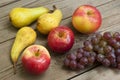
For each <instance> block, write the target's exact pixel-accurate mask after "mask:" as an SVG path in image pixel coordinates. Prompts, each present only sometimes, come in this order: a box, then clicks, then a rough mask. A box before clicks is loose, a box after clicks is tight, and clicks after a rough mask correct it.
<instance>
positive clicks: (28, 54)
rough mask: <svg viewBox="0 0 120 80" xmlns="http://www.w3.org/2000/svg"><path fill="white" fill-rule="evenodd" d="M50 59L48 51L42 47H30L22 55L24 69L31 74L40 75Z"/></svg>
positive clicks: (46, 67)
mask: <svg viewBox="0 0 120 80" xmlns="http://www.w3.org/2000/svg"><path fill="white" fill-rule="evenodd" d="M50 61H51V57H50V54H49V52H48V50H47V49H46V48H45V47H44V46H42V45H31V46H29V47H28V48H26V49H25V50H24V52H23V54H22V64H23V67H24V69H25V70H26V71H27V72H29V73H31V74H36V75H38V74H41V73H43V72H45V71H46V70H47V69H48V67H49V65H50Z"/></svg>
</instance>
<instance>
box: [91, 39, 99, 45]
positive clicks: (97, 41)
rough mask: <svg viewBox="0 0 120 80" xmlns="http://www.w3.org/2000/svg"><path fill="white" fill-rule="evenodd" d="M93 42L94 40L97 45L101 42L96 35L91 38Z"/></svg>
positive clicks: (93, 42)
mask: <svg viewBox="0 0 120 80" xmlns="http://www.w3.org/2000/svg"><path fill="white" fill-rule="evenodd" d="M91 42H92V44H93V45H96V44H98V43H99V40H98V38H96V37H92V38H91Z"/></svg>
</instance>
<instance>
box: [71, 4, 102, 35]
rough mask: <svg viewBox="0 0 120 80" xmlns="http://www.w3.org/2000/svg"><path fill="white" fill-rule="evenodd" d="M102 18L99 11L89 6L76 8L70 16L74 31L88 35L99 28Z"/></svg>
mask: <svg viewBox="0 0 120 80" xmlns="http://www.w3.org/2000/svg"><path fill="white" fill-rule="evenodd" d="M101 22H102V18H101V14H100V12H99V10H98V9H97V8H96V7H94V6H91V5H82V6H80V7H78V8H77V9H76V10H75V11H74V13H73V15H72V24H73V26H74V28H75V29H76V30H78V31H79V32H81V33H84V34H90V33H93V32H95V31H96V30H98V28H99V27H100V26H101Z"/></svg>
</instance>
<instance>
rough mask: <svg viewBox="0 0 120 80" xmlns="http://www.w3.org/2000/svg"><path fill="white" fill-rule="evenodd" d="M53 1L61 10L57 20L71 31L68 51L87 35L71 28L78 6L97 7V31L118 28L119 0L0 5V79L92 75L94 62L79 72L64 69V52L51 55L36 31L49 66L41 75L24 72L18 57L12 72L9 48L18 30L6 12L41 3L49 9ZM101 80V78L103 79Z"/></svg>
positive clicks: (24, 0)
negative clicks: (48, 56) (100, 19)
mask: <svg viewBox="0 0 120 80" xmlns="http://www.w3.org/2000/svg"><path fill="white" fill-rule="evenodd" d="M4 3H6V2H4ZM73 3H74V4H73ZM53 4H55V5H56V6H57V7H58V8H60V9H61V10H62V12H63V20H62V22H61V25H67V26H69V27H70V28H71V29H72V30H73V31H74V33H75V44H74V45H73V47H72V49H71V50H70V51H74V50H76V49H77V48H78V47H80V46H82V42H83V41H84V40H85V39H87V38H88V37H89V36H90V35H83V34H80V33H79V32H77V31H76V30H75V29H74V28H73V27H72V24H71V16H72V13H73V11H74V10H75V9H76V8H77V7H78V6H79V5H82V4H90V5H94V6H96V7H97V8H98V9H99V10H100V12H101V14H102V17H103V23H102V25H101V27H100V29H99V31H101V32H104V31H120V27H119V25H120V12H119V11H120V8H119V7H120V2H119V0H105V1H103V0H102V1H98V0H84V1H83V0H71V1H70V0H62V1H61V0H20V1H17V2H13V3H10V4H8V5H5V6H2V7H0V11H3V13H0V64H2V65H1V66H0V80H33V79H34V80H65V79H68V78H71V77H73V76H76V75H80V74H82V75H81V76H82V78H80V77H78V78H77V77H76V78H74V80H75V79H77V80H82V79H83V80H87V79H89V77H88V78H85V77H86V75H88V76H89V74H93V75H95V73H94V71H93V70H94V69H93V68H95V67H97V66H98V65H94V66H91V67H88V68H86V69H85V70H81V71H71V70H68V69H65V68H64V67H63V63H62V61H63V59H64V57H65V55H55V53H53V52H52V51H51V50H50V49H49V48H48V46H47V36H44V35H42V34H40V33H39V32H38V31H36V32H37V35H38V36H37V40H36V42H35V44H41V45H43V46H45V47H46V48H47V49H48V50H49V52H50V54H51V57H52V61H51V65H50V67H49V69H48V70H47V71H46V72H45V73H44V74H42V75H39V76H33V75H30V74H28V73H26V72H25V71H24V69H23V67H22V65H21V60H20V59H21V58H19V60H18V64H17V74H16V75H14V74H13V69H12V65H11V61H10V50H11V47H12V44H13V41H14V38H15V35H16V32H17V31H18V29H16V28H14V27H13V26H12V25H11V23H10V22H9V17H8V13H9V11H10V10H11V9H12V8H14V7H17V6H24V7H37V6H41V5H42V6H45V7H49V8H50V9H52V5H53ZM30 26H31V27H32V28H34V29H35V28H36V23H33V24H32V25H30ZM100 68H101V67H100ZM91 69H93V70H92V72H91V71H89V72H87V71H88V70H91ZM102 69H103V70H102V71H103V72H102V73H105V72H104V70H105V68H102ZM95 70H99V67H98V68H95ZM100 70H101V69H100ZM84 72H86V73H84ZM90 72H91V73H90ZM108 72H111V71H109V70H108ZM83 73H84V74H85V75H84V74H83ZM98 75H99V74H98ZM98 75H97V76H98ZM110 75H111V76H112V75H113V76H114V73H112V72H111V74H110ZM101 76H102V75H101ZM108 76H109V75H107V77H108ZM91 77H92V76H91ZM116 77H118V76H116ZM93 79H97V78H94V77H93V78H91V80H93ZM116 79H117V78H116ZM101 80H104V78H103V79H101ZM106 80H109V79H106Z"/></svg>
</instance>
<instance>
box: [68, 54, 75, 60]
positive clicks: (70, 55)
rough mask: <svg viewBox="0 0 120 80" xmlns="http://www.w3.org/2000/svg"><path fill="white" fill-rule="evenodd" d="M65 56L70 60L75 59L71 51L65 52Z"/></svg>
mask: <svg viewBox="0 0 120 80" xmlns="http://www.w3.org/2000/svg"><path fill="white" fill-rule="evenodd" d="M67 58H68V59H70V60H75V59H76V55H75V54H73V53H70V54H67Z"/></svg>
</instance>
